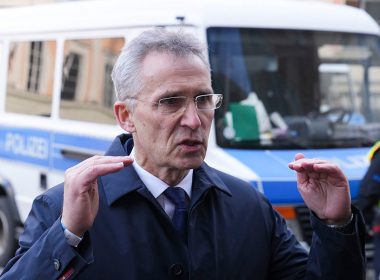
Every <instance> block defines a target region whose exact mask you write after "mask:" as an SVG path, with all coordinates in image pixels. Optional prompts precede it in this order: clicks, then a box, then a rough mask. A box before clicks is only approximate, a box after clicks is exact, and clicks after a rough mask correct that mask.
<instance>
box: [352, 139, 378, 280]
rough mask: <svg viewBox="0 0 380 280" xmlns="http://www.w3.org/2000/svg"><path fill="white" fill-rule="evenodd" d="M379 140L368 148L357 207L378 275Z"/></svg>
mask: <svg viewBox="0 0 380 280" xmlns="http://www.w3.org/2000/svg"><path fill="white" fill-rule="evenodd" d="M379 149H380V141H379V142H376V143H375V145H374V146H373V147H372V148H371V149H370V151H369V153H368V159H369V161H370V166H369V168H368V170H367V172H366V174H365V175H364V177H363V180H362V181H361V183H360V191H359V198H358V201H357V204H358V207H359V208H360V209H361V210H362V211H363V214H364V218H365V222H366V224H367V228H368V233H369V235H371V236H372V240H373V244H374V258H373V267H374V268H375V273H376V279H379V276H380V152H379Z"/></svg>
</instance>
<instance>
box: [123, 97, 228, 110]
mask: <svg viewBox="0 0 380 280" xmlns="http://www.w3.org/2000/svg"><path fill="white" fill-rule="evenodd" d="M204 96H216V97H217V98H218V99H217V103H216V104H215V105H214V107H215V108H206V109H202V108H198V98H200V97H204ZM126 99H132V100H136V101H140V102H145V103H151V104H154V105H157V109H158V111H159V112H160V113H161V114H163V115H170V114H176V113H183V112H184V111H185V110H186V108H187V106H188V104H189V102H186V104H185V106H183V107H181V108H179V109H178V110H177V111H175V112H166V113H165V112H162V111H160V109H159V108H162V107H160V106H163V105H162V102H163V101H164V100H175V99H177V100H178V99H181V100H183V99H186V100H189V99H193V101H194V104H195V108H196V109H197V111H211V110H216V109H218V108H220V106H222V102H223V95H222V94H217V93H207V94H200V95H197V96H195V97H188V96H183V95H180V96H171V97H164V98H160V99H159V100H158V101H156V102H155V101H150V100H144V99H138V98H137V97H132V96H127V98H126Z"/></svg>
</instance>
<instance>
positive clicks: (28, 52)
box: [5, 41, 56, 116]
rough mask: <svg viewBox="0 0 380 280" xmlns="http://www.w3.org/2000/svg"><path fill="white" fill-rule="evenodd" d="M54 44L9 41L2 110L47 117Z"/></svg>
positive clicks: (51, 90) (49, 104) (51, 42)
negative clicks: (3, 108) (5, 86)
mask: <svg viewBox="0 0 380 280" xmlns="http://www.w3.org/2000/svg"><path fill="white" fill-rule="evenodd" d="M55 51H56V42H54V41H32V42H12V43H11V44H10V46H9V58H8V59H9V61H8V78H7V96H6V107H5V109H6V111H7V112H13V113H21V114H29V115H38V116H50V114H51V107H52V106H51V105H52V95H53V81H54V65H55Z"/></svg>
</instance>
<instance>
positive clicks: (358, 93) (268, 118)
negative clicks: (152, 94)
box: [0, 0, 380, 264]
mask: <svg viewBox="0 0 380 280" xmlns="http://www.w3.org/2000/svg"><path fill="white" fill-rule="evenodd" d="M136 2H139V3H138V4H133V3H132V1H122V0H120V1H117V0H109V1H96V0H95V1H83V2H80V1H76V2H65V3H56V4H46V5H41V6H33V7H22V8H9V9H2V10H0V175H1V180H0V264H4V263H5V262H6V261H7V260H8V258H9V257H10V256H11V255H12V254H13V252H14V250H15V248H16V246H17V245H16V242H15V241H16V238H17V234H18V233H19V232H20V230H22V225H23V222H24V220H25V219H26V217H27V214H28V212H29V211H30V209H31V204H32V201H33V199H34V198H35V197H36V196H37V195H38V194H40V193H41V192H43V191H45V190H46V189H47V188H50V187H52V186H53V185H55V184H57V183H60V182H61V181H62V180H63V173H64V170H65V169H67V168H68V167H70V166H72V165H74V164H76V163H78V162H79V161H80V160H83V159H84V158H87V157H89V156H91V155H94V154H102V153H104V151H105V149H106V148H107V146H108V145H109V144H110V142H111V140H112V139H113V138H114V137H115V136H116V135H117V134H120V133H122V131H121V129H120V128H118V127H117V126H116V124H115V120H114V117H113V113H112V105H113V102H114V89H113V85H112V82H111V79H110V72H111V69H112V66H113V64H114V62H115V59H116V57H117V55H118V53H119V51H120V49H121V48H122V47H123V45H124V44H125V42H127V41H129V40H130V39H131V38H133V37H134V36H136V34H138V33H140V32H141V31H143V30H146V29H149V28H152V27H162V28H168V29H179V28H180V29H183V30H185V31H186V32H191V33H192V34H194V35H195V36H197V37H198V38H199V39H200V40H201V41H202V42H205V43H206V44H207V45H208V57H209V60H210V63H211V67H212V80H213V87H214V90H215V92H216V93H222V94H223V96H224V104H223V106H222V107H221V108H220V109H218V110H217V111H216V115H215V120H214V123H213V127H212V130H211V136H210V143H209V151H208V154H207V157H206V161H207V162H208V163H209V164H210V165H212V166H214V167H216V168H219V169H221V170H223V171H226V172H228V173H231V174H233V175H237V176H239V177H241V178H243V179H244V180H247V181H249V182H251V183H252V187H254V188H258V189H259V190H260V191H262V192H263V193H264V194H265V195H266V196H267V197H268V198H269V199H270V200H271V202H272V203H273V205H274V206H275V207H276V208H277V209H278V210H279V211H280V212H281V213H282V214H283V215H284V217H285V218H287V219H288V222H289V226H290V227H291V228H292V229H293V230H294V232H295V233H296V235H297V236H298V238H299V239H300V240H302V241H304V242H305V244H306V243H307V242H308V241H310V238H311V236H310V227H309V223H308V212H307V211H305V207H304V206H303V204H302V199H301V197H300V196H299V194H298V192H297V188H296V184H295V175H294V173H293V172H292V171H290V170H289V169H288V168H287V163H288V162H289V161H291V160H292V159H293V157H294V154H295V153H296V152H299V151H301V152H303V153H305V154H306V155H307V156H309V157H321V158H327V159H329V160H332V161H335V162H337V163H338V164H339V165H340V166H341V167H342V168H343V170H344V172H345V173H346V174H347V176H348V178H349V181H350V185H351V193H352V197H353V198H355V197H356V196H357V194H358V186H359V181H360V179H361V178H362V176H363V175H364V172H365V170H366V168H367V166H368V163H367V162H366V159H365V155H366V153H367V151H368V149H369V147H370V146H371V145H372V144H373V143H374V141H376V140H378V139H379V138H380V124H379V121H380V39H379V35H380V31H379V27H378V25H377V24H376V23H375V21H374V20H373V19H372V18H371V17H370V16H369V15H368V14H366V13H365V12H364V11H362V10H359V9H355V8H351V7H348V6H342V5H334V4H327V3H322V2H309V1H307V2H306V1H294V2H291V1H285V0H283V1H278V2H274V1H269V0H267V1H240V0H234V1H230V0H227V1H225V0H219V1H183V2H180V1H154V0H152V1H149V2H148V1H136Z"/></svg>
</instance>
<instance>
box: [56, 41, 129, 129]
mask: <svg viewBox="0 0 380 280" xmlns="http://www.w3.org/2000/svg"><path fill="white" fill-rule="evenodd" d="M123 45H124V39H123V38H107V39H88V40H70V41H66V42H65V48H64V52H65V57H64V65H63V73H62V87H61V102H60V117H61V118H65V119H71V120H80V121H89V122H97V123H108V124H115V118H114V116H113V103H114V101H115V93H114V87H113V84H112V80H111V71H112V67H113V64H114V63H115V61H116V58H117V56H118V54H119V53H120V50H121V48H122V47H123Z"/></svg>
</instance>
